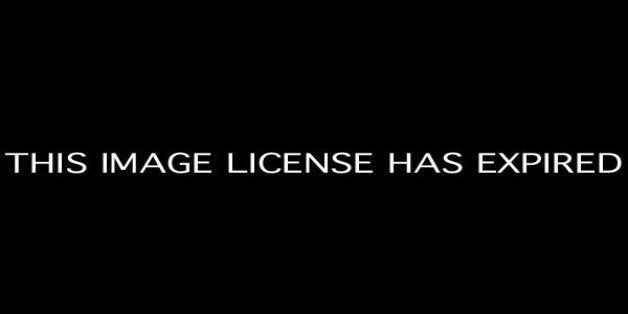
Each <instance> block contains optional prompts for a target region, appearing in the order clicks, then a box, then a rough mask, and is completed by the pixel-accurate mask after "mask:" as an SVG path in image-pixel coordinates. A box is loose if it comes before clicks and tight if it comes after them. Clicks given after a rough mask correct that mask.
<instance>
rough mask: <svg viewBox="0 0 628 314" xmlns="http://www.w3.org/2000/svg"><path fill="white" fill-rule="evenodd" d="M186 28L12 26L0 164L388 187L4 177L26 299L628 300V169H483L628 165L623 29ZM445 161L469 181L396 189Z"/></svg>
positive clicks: (448, 23) (170, 22) (6, 45)
mask: <svg viewBox="0 0 628 314" xmlns="http://www.w3.org/2000/svg"><path fill="white" fill-rule="evenodd" d="M55 9H59V8H55ZM160 9H164V8H160ZM166 9H167V10H166V11H168V12H167V13H164V12H163V10H159V11H153V10H152V9H151V10H149V9H148V8H142V9H138V10H131V9H129V8H127V9H124V10H119V11H117V10H115V11H114V12H110V11H108V10H106V11H104V10H105V9H104V8H102V9H98V10H95V11H93V10H88V11H89V13H87V11H81V9H77V8H73V10H79V11H77V13H73V14H72V13H69V12H75V11H68V10H62V11H64V12H65V13H66V14H52V13H51V12H57V11H47V10H46V9H41V8H37V9H36V8H30V9H29V10H27V11H26V14H25V15H18V16H16V17H15V18H14V19H11V20H7V22H5V31H4V32H3V33H4V37H3V38H4V39H3V44H2V46H3V54H4V55H5V56H4V57H3V74H2V76H3V88H2V90H3V106H2V111H3V114H2V116H1V117H2V123H1V131H2V132H1V135H0V136H1V137H0V140H1V142H0V145H1V146H0V148H1V149H2V151H3V152H5V151H33V152H73V151H82V152H86V153H88V154H90V155H93V154H98V153H100V152H110V151H116V152H130V151H135V152H160V153H169V152H177V151H184V152H195V151H210V152H213V153H214V154H216V155H217V156H221V155H224V154H225V153H226V152H228V151H239V152H248V151H259V152H263V151H286V152H288V151H300V152H304V151H307V152H326V151H327V152H335V151H351V152H358V151H369V152H375V153H376V155H377V156H378V157H377V158H378V162H379V163H378V165H379V167H378V169H379V171H378V173H377V174H375V175H364V176H357V175H350V176H330V177H325V176H316V175H312V176H273V177H264V176H249V177H232V176H225V175H221V174H216V175H212V176H172V175H169V176H115V177H104V176H102V175H98V174H97V173H95V171H92V172H91V173H89V174H87V175H84V176H75V177H72V176H58V175H36V176H15V175H9V173H8V170H7V171H4V170H3V172H2V178H1V180H2V184H3V187H2V188H3V192H2V195H3V197H2V198H3V200H2V203H3V205H2V216H3V217H2V223H3V225H5V226H4V228H3V233H4V237H3V239H4V241H3V242H4V243H5V245H4V247H5V256H6V258H5V261H8V262H9V265H10V266H8V267H6V268H5V270H6V273H7V274H8V275H10V277H11V278H15V280H11V281H10V284H9V286H10V291H11V292H12V295H15V296H22V297H23V296H25V295H26V296H28V295H31V296H32V295H33V294H32V293H33V292H34V291H37V292H41V294H42V295H45V296H48V297H50V299H47V300H48V301H47V302H54V303H64V302H66V301H69V302H71V303H72V302H75V301H76V300H77V299H81V300H87V301H93V302H91V304H104V305H108V304H111V303H112V302H114V301H118V300H135V301H137V300H140V301H141V302H140V303H142V304H157V305H160V306H162V305H163V306H165V304H166V303H168V304H172V305H174V306H175V307H181V306H184V305H188V304H190V303H191V302H189V301H192V300H199V301H201V302H203V303H206V302H207V303H208V304H207V305H213V304H214V303H212V302H214V301H213V300H215V299H218V300H221V301H227V302H228V303H229V304H232V306H236V307H240V306H250V305H253V306H262V305H266V304H273V305H284V306H285V305H287V304H289V303H292V302H294V301H296V303H297V304H299V305H300V306H301V307H311V306H322V307H323V308H328V307H326V304H329V303H328V302H329V301H345V302H344V303H345V304H346V305H345V306H346V307H347V308H352V307H354V306H360V305H366V306H369V307H370V306H373V307H374V306H376V305H379V306H382V308H384V309H389V308H390V307H392V306H400V305H404V304H407V303H409V304H413V305H423V304H426V303H423V302H424V301H420V300H426V299H427V300H430V301H432V302H436V303H437V304H440V305H441V306H444V307H450V306H475V305H493V306H495V305H496V304H497V303H500V302H504V301H505V302H506V304H508V305H510V306H515V307H520V306H525V305H528V306H533V307H534V305H535V304H538V301H550V300H552V301H558V302H556V303H555V304H556V305H557V306H565V305H569V304H576V305H584V304H583V303H587V304H591V305H594V306H599V304H600V303H599V299H598V298H597V297H598V296H603V297H604V298H606V301H608V300H610V299H612V298H614V295H616V293H617V292H616V291H615V289H614V288H613V284H614V283H617V282H621V278H623V274H622V273H623V271H620V265H621V264H622V263H623V262H625V259H624V258H623V257H621V256H622V254H621V250H622V246H621V244H622V243H623V242H624V241H625V235H626V232H625V229H624V227H623V225H624V222H625V217H624V215H623V213H622V210H623V209H624V207H625V205H624V198H623V193H624V192H625V191H624V190H625V170H622V172H621V173H619V174H615V175H608V176H600V175H582V176H569V175H566V176H565V175H551V176H542V175H522V176H512V175H504V176H490V175H489V176H480V175H477V174H475V173H474V171H473V168H474V167H473V162H474V155H475V154H476V153H477V152H480V151H496V152H522V151H530V152H555V151H561V152H563V151H564V152H578V151H585V152H600V151H608V152H615V153H619V154H621V155H622V156H623V157H624V158H625V152H626V149H625V140H624V138H623V137H624V136H623V135H624V134H625V124H624V119H623V117H624V114H623V113H622V112H621V105H622V104H623V103H625V95H624V93H623V88H624V85H625V83H626V80H625V74H624V73H625V70H626V66H625V60H624V59H623V58H622V56H625V48H623V47H622V45H621V41H622V38H623V37H622V36H623V35H624V32H623V31H622V28H620V26H621V24H622V23H621V21H620V20H618V19H616V18H615V17H613V16H612V15H611V14H610V13H609V12H610V11H612V10H607V11H605V12H600V13H598V12H595V11H593V10H586V11H587V12H586V14H585V13H582V12H581V11H579V12H577V13H576V12H572V11H568V10H567V9H566V8H561V9H556V10H554V9H552V10H550V9H549V8H545V9H543V10H527V9H524V8H517V9H509V8H502V9H498V8H490V9H491V10H488V8H458V7H456V8H453V7H452V8H446V9H444V10H434V9H431V8H429V9H428V8H422V9H417V8H412V9H410V8H397V9H391V10H384V9H383V8H369V9H370V10H368V11H363V10H362V9H360V10H358V9H357V8H352V9H347V10H344V9H343V10H342V12H341V11H340V10H339V9H338V8H336V9H334V10H320V9H321V8H319V9H315V8H308V9H298V8H293V9H288V8H285V7H282V8H281V10H279V8H274V9H273V8H267V7H264V8H255V9H252V8H250V7H246V8H244V7H243V8H238V9H236V10H235V11H224V10H223V9H202V10H200V9H199V10H195V9H193V8H188V9H184V10H182V11H179V10H172V11H171V10H170V9H169V8H166ZM258 9H259V10H258ZM262 9H264V10H262ZM468 9H474V10H473V11H471V10H468ZM85 10H87V9H85ZM291 10H292V11H291ZM492 10H496V11H492ZM500 10H501V11H500ZM79 12H80V13H79ZM104 12H107V13H104ZM447 151H457V152H460V153H462V154H464V155H465V160H466V162H465V167H466V169H465V172H464V173H463V174H461V175H456V176H390V175H386V174H385V171H382V170H384V169H385V167H382V166H385V160H384V159H383V158H384V157H385V155H386V154H387V153H388V152H399V153H403V152H416V153H422V152H436V153H438V152H447ZM2 166H3V169H7V165H6V161H3V162H2ZM57 293H58V294H60V295H64V296H65V297H53V296H54V295H56V294H57ZM38 295H39V294H38ZM179 297H183V298H184V299H183V300H187V301H185V302H183V303H181V301H180V300H181V299H179ZM210 300H212V301H210ZM96 301H97V302H98V303H95V302H96ZM606 301H605V303H606ZM184 303H185V304H184ZM27 304H28V303H27Z"/></svg>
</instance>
